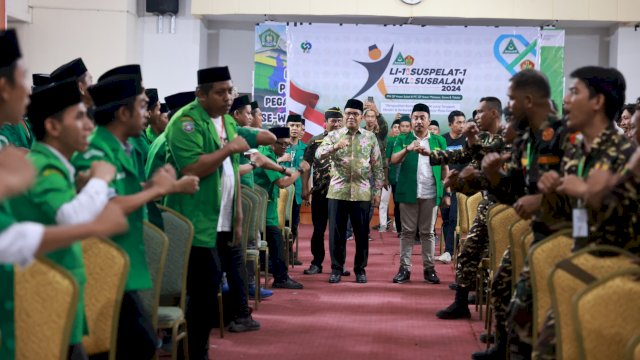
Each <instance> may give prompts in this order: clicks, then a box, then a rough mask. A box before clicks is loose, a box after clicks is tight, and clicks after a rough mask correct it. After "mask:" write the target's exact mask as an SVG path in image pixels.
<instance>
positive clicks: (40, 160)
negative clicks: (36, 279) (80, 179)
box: [10, 142, 88, 345]
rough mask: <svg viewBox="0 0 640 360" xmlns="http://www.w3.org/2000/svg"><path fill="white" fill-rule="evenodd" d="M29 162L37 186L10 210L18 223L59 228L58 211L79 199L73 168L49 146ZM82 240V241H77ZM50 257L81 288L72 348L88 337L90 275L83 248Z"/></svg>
mask: <svg viewBox="0 0 640 360" xmlns="http://www.w3.org/2000/svg"><path fill="white" fill-rule="evenodd" d="M29 158H30V160H31V161H32V163H33V165H34V167H35V168H36V172H37V177H36V180H35V183H34V184H33V185H32V186H31V188H29V190H27V192H25V193H23V194H21V195H20V196H18V197H15V198H13V199H11V200H10V204H11V210H12V212H13V215H14V216H15V218H16V220H17V221H33V222H37V223H40V224H44V225H55V224H57V221H56V217H57V215H58V210H60V208H61V207H62V206H63V205H65V204H66V203H68V202H70V201H72V200H73V199H74V198H75V197H76V184H75V180H74V178H73V175H74V174H73V172H75V171H73V169H71V172H70V169H69V168H68V167H69V166H71V164H68V165H67V164H65V163H64V162H63V160H61V158H60V157H59V155H56V154H55V153H54V152H53V151H52V150H51V149H49V148H48V147H47V146H46V145H44V144H42V143H39V142H35V143H34V144H33V148H32V149H31V152H30V153H29ZM78 240H80V239H78ZM47 257H48V258H49V259H51V260H52V261H54V262H55V263H57V264H59V265H61V266H62V267H64V268H65V269H67V270H69V272H71V274H72V275H73V277H74V278H75V279H76V281H77V282H78V285H79V290H80V298H79V301H78V307H77V309H76V314H75V319H74V322H73V326H72V328H71V341H70V344H72V345H73V344H80V343H81V342H82V336H83V335H86V334H87V333H88V332H87V331H86V330H87V329H86V323H85V312H84V307H85V306H84V287H85V284H86V283H87V275H86V272H85V268H84V261H83V258H82V246H81V245H80V242H76V243H74V244H72V245H70V246H68V247H66V248H63V249H59V250H56V251H52V252H50V253H48V254H47Z"/></svg>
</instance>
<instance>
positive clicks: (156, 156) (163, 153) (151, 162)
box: [144, 133, 167, 180]
mask: <svg viewBox="0 0 640 360" xmlns="http://www.w3.org/2000/svg"><path fill="white" fill-rule="evenodd" d="M166 163H167V138H166V136H165V133H162V134H160V136H158V137H157V138H156V139H155V140H154V141H153V142H152V143H151V145H150V146H149V154H148V155H147V163H146V164H145V166H144V174H145V178H146V179H147V180H149V179H151V177H152V176H153V174H154V173H155V172H156V170H158V169H159V168H161V167H162V166H164V164H166Z"/></svg>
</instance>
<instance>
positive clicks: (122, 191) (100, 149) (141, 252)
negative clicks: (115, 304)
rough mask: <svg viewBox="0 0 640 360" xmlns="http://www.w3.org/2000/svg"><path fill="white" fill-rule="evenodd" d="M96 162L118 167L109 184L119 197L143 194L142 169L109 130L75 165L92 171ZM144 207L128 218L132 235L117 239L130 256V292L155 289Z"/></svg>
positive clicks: (93, 141)
mask: <svg viewBox="0 0 640 360" xmlns="http://www.w3.org/2000/svg"><path fill="white" fill-rule="evenodd" d="M96 160H102V161H106V162H108V163H110V164H112V165H113V166H115V167H116V177H115V179H114V180H113V181H112V182H111V184H109V186H110V187H112V188H113V189H114V190H115V192H116V194H118V195H119V196H127V195H133V194H136V193H138V192H140V191H142V187H141V186H140V179H139V173H138V169H137V168H136V165H135V160H134V159H133V158H132V156H130V155H127V153H126V152H125V149H124V145H123V144H122V143H121V142H120V141H119V140H118V139H117V138H116V137H115V136H113V134H112V133H111V132H110V131H109V130H107V129H106V128H105V127H102V126H98V127H97V128H96V130H95V132H94V133H93V135H91V138H90V140H89V149H88V150H87V151H85V152H84V153H82V154H76V155H75V156H74V157H73V161H72V163H73V164H74V165H75V167H76V169H77V170H78V171H83V170H86V169H89V168H90V167H91V163H92V162H94V161H96ZM144 208H145V207H144V206H142V207H140V208H139V209H137V210H136V211H134V212H132V213H131V214H129V215H128V216H127V220H128V222H129V231H128V232H126V233H124V234H122V235H118V236H114V237H113V241H114V242H115V243H116V244H118V245H120V246H121V247H122V248H123V249H124V251H125V252H126V253H127V255H129V261H130V263H131V267H130V270H129V275H128V277H127V283H126V285H125V290H126V291H133V290H146V289H150V288H151V277H150V275H149V270H148V269H147V260H146V258H145V249H144V242H143V241H142V221H143V219H144Z"/></svg>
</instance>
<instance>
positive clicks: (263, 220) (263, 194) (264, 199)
mask: <svg viewBox="0 0 640 360" xmlns="http://www.w3.org/2000/svg"><path fill="white" fill-rule="evenodd" d="M253 191H255V192H256V193H257V194H258V195H259V196H260V209H261V214H260V215H259V216H260V217H259V219H260V224H259V227H260V232H261V233H263V234H265V233H266V231H267V205H268V202H269V193H267V190H265V189H264V188H263V187H261V186H258V185H254V187H253Z"/></svg>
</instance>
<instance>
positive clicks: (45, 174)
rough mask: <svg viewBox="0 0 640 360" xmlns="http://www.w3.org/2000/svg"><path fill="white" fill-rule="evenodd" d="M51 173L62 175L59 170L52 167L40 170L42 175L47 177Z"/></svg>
mask: <svg viewBox="0 0 640 360" xmlns="http://www.w3.org/2000/svg"><path fill="white" fill-rule="evenodd" d="M51 175H63V174H62V173H61V172H60V170H58V169H54V168H47V169H44V171H43V172H42V176H43V177H47V176H51Z"/></svg>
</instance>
